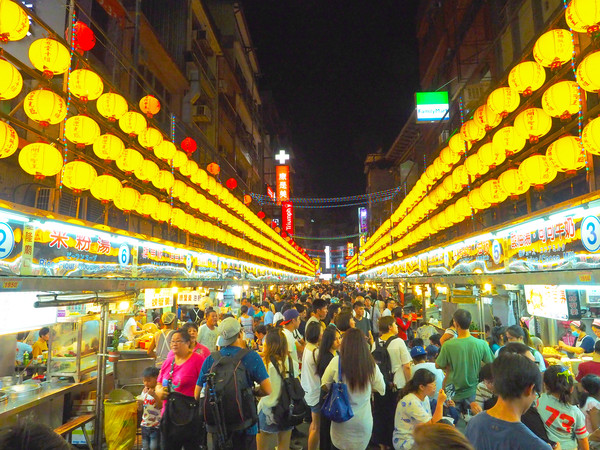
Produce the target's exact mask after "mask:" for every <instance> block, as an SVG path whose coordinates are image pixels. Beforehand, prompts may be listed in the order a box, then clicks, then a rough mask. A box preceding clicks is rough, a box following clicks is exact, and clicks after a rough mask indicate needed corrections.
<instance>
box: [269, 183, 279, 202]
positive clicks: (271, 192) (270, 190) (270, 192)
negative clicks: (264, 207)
mask: <svg viewBox="0 0 600 450" xmlns="http://www.w3.org/2000/svg"><path fill="white" fill-rule="evenodd" d="M267 195H268V196H269V198H270V199H271V200H273V201H274V202H276V201H277V194H275V191H274V190H273V188H272V187H271V186H269V185H268V184H267Z"/></svg>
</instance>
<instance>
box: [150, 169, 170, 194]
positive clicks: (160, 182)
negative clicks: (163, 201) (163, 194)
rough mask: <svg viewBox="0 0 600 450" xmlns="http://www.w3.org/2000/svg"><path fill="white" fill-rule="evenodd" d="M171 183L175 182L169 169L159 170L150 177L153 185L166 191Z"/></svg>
mask: <svg viewBox="0 0 600 450" xmlns="http://www.w3.org/2000/svg"><path fill="white" fill-rule="evenodd" d="M173 183H175V177H174V176H173V174H172V173H171V172H170V171H169V170H159V171H158V174H157V175H156V176H155V177H154V178H152V184H153V185H154V187H156V188H157V189H162V190H165V191H167V192H169V190H170V189H171V188H172V187H173Z"/></svg>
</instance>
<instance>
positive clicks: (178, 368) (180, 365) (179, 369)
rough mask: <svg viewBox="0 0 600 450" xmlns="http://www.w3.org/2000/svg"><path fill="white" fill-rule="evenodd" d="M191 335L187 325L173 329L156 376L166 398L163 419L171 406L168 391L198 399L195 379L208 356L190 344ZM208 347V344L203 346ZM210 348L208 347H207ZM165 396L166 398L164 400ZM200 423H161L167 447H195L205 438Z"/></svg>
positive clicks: (164, 443) (157, 389) (158, 392)
mask: <svg viewBox="0 0 600 450" xmlns="http://www.w3.org/2000/svg"><path fill="white" fill-rule="evenodd" d="M191 342H192V339H191V337H190V335H189V333H188V332H187V331H186V330H184V329H179V330H177V331H175V332H174V333H173V336H172V338H171V352H170V353H169V355H168V356H167V359H166V360H165V362H164V363H163V365H162V367H161V369H160V373H159V375H158V379H157V386H156V394H157V396H158V397H159V398H160V399H161V400H163V401H164V402H163V409H162V414H163V419H164V416H165V409H166V408H167V407H168V406H167V405H168V403H169V395H170V393H171V392H178V393H180V394H182V395H184V396H186V397H190V401H193V402H195V399H194V389H195V388H196V381H198V376H199V375H200V369H202V364H203V363H204V360H205V359H206V354H205V355H204V356H201V355H199V354H198V353H196V352H195V351H193V349H192V348H191V347H190V344H191ZM204 348H206V347H204ZM207 350H208V349H207ZM165 400H166V401H165ZM200 426H201V424H200V423H197V421H192V422H190V423H189V424H188V425H185V426H178V427H177V429H176V430H175V429H172V427H171V425H170V424H169V423H168V421H165V420H163V423H161V440H162V442H163V447H162V448H164V449H165V450H171V449H173V450H174V449H180V448H181V447H182V446H184V445H185V446H186V448H187V446H188V445H189V446H190V448H196V447H194V445H196V446H199V445H200V444H201V442H202V437H203V436H202V433H201V432H199V430H200V428H199V427H200Z"/></svg>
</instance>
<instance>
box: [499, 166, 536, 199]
mask: <svg viewBox="0 0 600 450" xmlns="http://www.w3.org/2000/svg"><path fill="white" fill-rule="evenodd" d="M498 182H499V183H500V186H502V189H504V191H505V192H506V193H507V194H508V195H510V198H511V199H513V200H517V199H518V198H519V195H521V194H524V193H525V192H527V191H528V190H529V186H531V185H530V184H529V183H528V182H527V181H525V179H523V177H521V175H520V174H519V170H518V169H508V170H506V171H504V172H502V173H501V174H500V176H499V177H498Z"/></svg>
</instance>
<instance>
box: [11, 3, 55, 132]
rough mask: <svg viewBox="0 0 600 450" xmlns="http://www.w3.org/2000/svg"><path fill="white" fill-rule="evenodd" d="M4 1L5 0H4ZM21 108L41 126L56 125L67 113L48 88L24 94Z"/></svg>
mask: <svg viewBox="0 0 600 450" xmlns="http://www.w3.org/2000/svg"><path fill="white" fill-rule="evenodd" d="M4 1H6V0H4ZM23 110H24V111H25V114H27V117H29V118H30V119H31V120H33V121H34V122H38V123H39V124H40V126H41V127H43V128H46V127H48V126H49V125H56V124H57V123H60V122H62V121H63V120H64V119H65V116H66V115H67V104H66V103H65V101H64V100H63V98H62V97H61V96H60V95H58V94H55V93H54V92H53V91H50V90H48V89H37V90H35V91H31V92H30V93H29V94H27V95H26V96H25V100H24V102H23Z"/></svg>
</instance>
